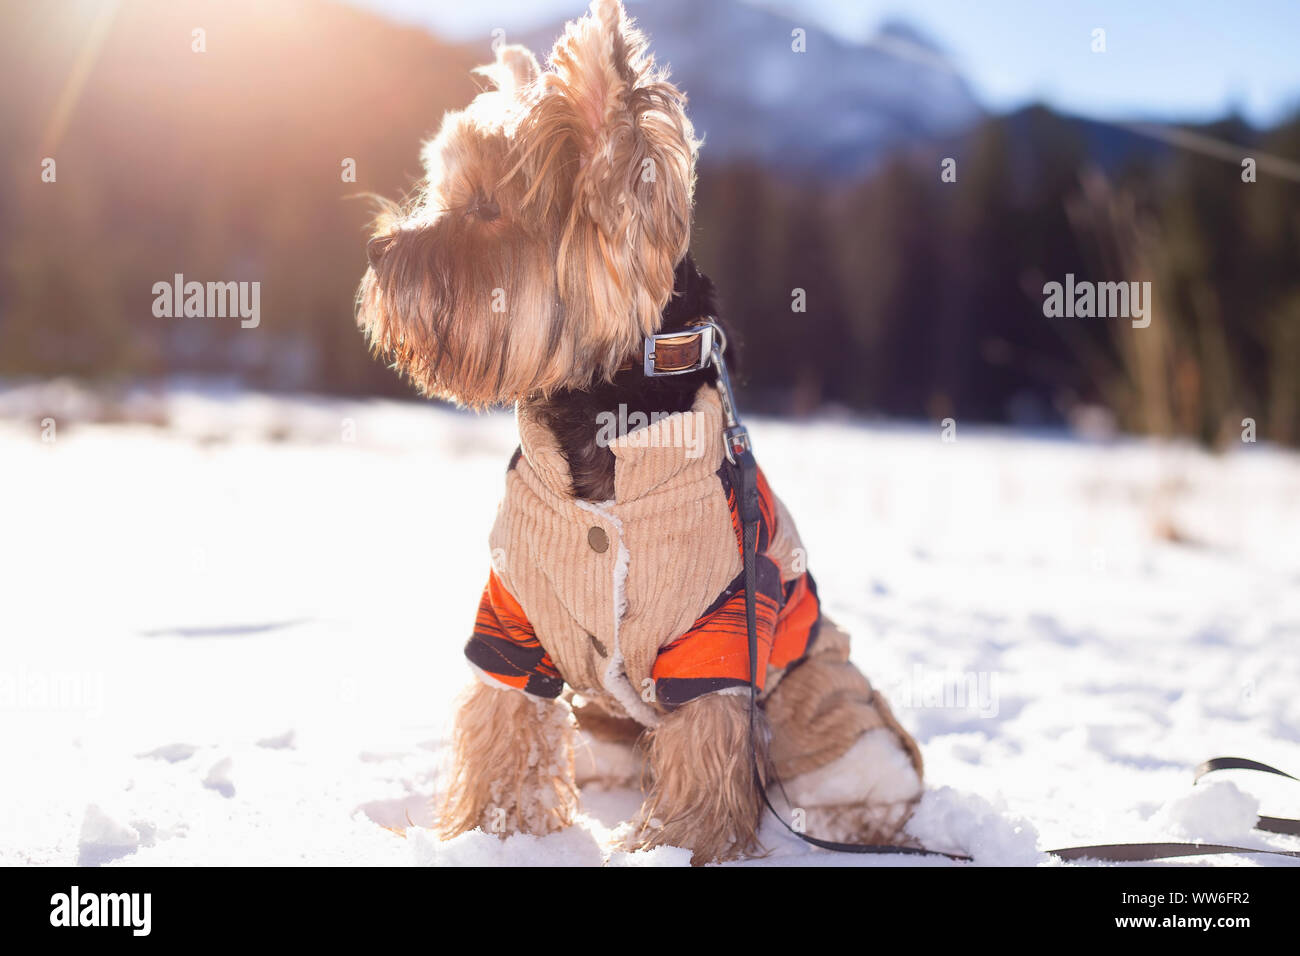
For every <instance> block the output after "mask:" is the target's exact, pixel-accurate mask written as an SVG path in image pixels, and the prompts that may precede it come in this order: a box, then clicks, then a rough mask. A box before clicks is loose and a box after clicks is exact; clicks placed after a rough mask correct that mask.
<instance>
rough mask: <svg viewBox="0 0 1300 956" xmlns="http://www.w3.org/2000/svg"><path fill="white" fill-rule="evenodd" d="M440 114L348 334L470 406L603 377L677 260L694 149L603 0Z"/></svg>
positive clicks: (627, 27)
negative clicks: (544, 52) (544, 59)
mask: <svg viewBox="0 0 1300 956" xmlns="http://www.w3.org/2000/svg"><path fill="white" fill-rule="evenodd" d="M477 72H478V73H480V74H481V75H483V76H485V77H486V78H487V79H488V80H490V81H491V83H492V84H493V86H494V88H493V89H489V90H488V91H486V92H483V93H481V94H479V96H477V97H476V98H475V99H474V100H473V102H471V103H470V105H469V106H468V107H467V108H466V109H464V110H463V111H461V112H456V113H448V114H447V115H446V116H445V117H444V118H443V121H442V127H441V129H440V130H439V131H438V134H437V135H436V136H435V137H434V138H433V139H432V140H430V141H429V142H428V143H427V144H426V145H425V147H424V152H423V161H424V166H425V172H426V180H425V182H424V184H423V185H422V188H421V190H420V191H419V193H418V194H417V196H416V199H415V201H414V202H413V204H411V205H410V207H409V208H407V209H404V210H401V211H394V212H392V213H390V214H387V215H385V216H382V217H381V219H380V221H379V222H378V224H377V227H376V230H375V233H374V236H373V238H372V239H371V240H370V243H369V246H368V254H369V258H370V268H369V269H368V270H367V271H366V274H365V277H364V278H363V279H362V282H361V289H360V291H359V293H358V310H357V322H358V324H359V325H360V326H361V327H362V328H363V329H364V330H365V331H366V333H367V335H368V337H369V339H370V342H371V345H372V347H373V348H374V349H375V350H376V351H378V352H380V353H382V354H384V355H385V356H386V357H388V358H390V359H391V360H392V361H393V362H394V364H395V365H396V367H397V368H398V369H399V370H400V371H402V372H403V373H405V374H406V375H407V376H408V377H409V378H410V379H411V380H412V381H413V382H414V383H415V385H416V386H417V387H418V388H419V389H420V390H421V391H422V392H424V393H425V394H427V395H431V396H436V397H439V398H448V399H452V400H454V401H456V402H459V403H461V404H464V405H469V406H475V407H481V406H486V405H492V404H501V403H508V402H513V401H517V400H519V399H521V398H525V397H531V396H545V395H548V394H550V393H552V392H554V391H557V390H559V389H566V388H568V389H582V388H586V387H589V386H590V385H592V384H594V383H596V382H599V381H606V380H609V379H610V378H612V376H613V375H614V373H615V372H616V371H617V370H618V367H619V365H620V363H621V362H622V361H623V360H624V359H625V358H627V357H628V356H629V355H630V354H631V353H633V352H634V351H636V350H637V349H638V348H639V346H640V343H641V340H642V336H644V335H647V334H650V333H653V332H655V331H656V330H657V327H658V323H659V314H660V310H661V309H662V308H663V306H664V304H665V303H666V302H667V301H668V299H669V297H670V296H671V294H672V291H673V267H674V266H675V265H676V263H677V262H678V260H680V259H681V257H682V256H683V255H684V254H685V252H686V248H687V245H688V242H689V238H690V228H691V194H692V190H693V187H694V180H695V157H696V152H697V149H698V145H699V144H698V142H697V141H696V139H695V135H694V131H693V130H692V128H691V123H690V121H689V120H688V119H687V117H686V112H685V109H684V106H685V97H684V96H683V95H682V94H681V93H680V92H679V91H678V90H677V89H676V88H675V87H674V86H673V85H672V84H671V83H669V82H668V79H667V75H666V74H665V73H664V72H662V71H660V70H657V69H656V68H655V65H654V60H653V58H652V57H651V56H650V55H649V54H648V53H647V50H646V39H645V37H644V36H643V35H642V34H641V33H640V32H639V31H638V30H636V29H635V27H634V25H633V23H632V21H630V20H629V19H628V17H627V15H626V13H625V12H624V10H623V7H622V5H621V4H620V3H618V2H617V0H594V2H593V3H592V4H591V10H590V12H589V13H587V14H586V15H585V16H583V17H582V18H581V19H579V20H577V21H576V22H572V23H570V24H568V26H567V28H566V30H565V33H564V35H563V36H562V37H560V39H559V40H558V41H557V42H556V44H555V48H554V49H553V50H552V51H551V56H550V63H549V68H548V69H547V70H545V71H543V70H541V69H540V68H539V67H538V64H537V61H536V59H535V58H534V57H533V55H532V54H531V53H530V52H528V51H527V50H526V49H524V48H523V47H520V46H502V47H501V48H500V49H499V51H498V53H497V59H496V62H495V63H492V64H490V65H488V66H486V67H482V68H480V69H479V70H478V71H477Z"/></svg>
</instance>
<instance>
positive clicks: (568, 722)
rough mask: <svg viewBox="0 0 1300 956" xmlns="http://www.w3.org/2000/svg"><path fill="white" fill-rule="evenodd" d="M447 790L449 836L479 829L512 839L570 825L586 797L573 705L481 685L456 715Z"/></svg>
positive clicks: (442, 817)
mask: <svg viewBox="0 0 1300 956" xmlns="http://www.w3.org/2000/svg"><path fill="white" fill-rule="evenodd" d="M443 790H444V796H443V797H442V799H441V801H440V804H439V806H438V808H437V816H438V830H439V833H440V835H441V836H442V837H443V839H449V838H450V837H453V836H457V835H458V834H461V833H464V832H465V831H467V830H472V829H474V828H475V827H482V828H483V830H484V831H486V832H488V833H496V834H498V835H500V836H502V837H506V836H509V835H511V834H513V833H521V832H522V833H534V834H539V835H540V834H545V833H551V832H554V831H555V830H560V829H563V828H564V827H567V826H569V825H570V824H571V823H572V822H573V815H574V812H575V811H576V809H577V804H578V795H577V789H576V787H575V786H574V782H573V718H572V715H571V714H570V712H569V707H568V704H566V703H565V702H563V701H545V700H539V699H537V698H532V697H528V696H527V695H525V694H523V693H522V692H520V691H515V690H507V689H499V688H496V687H489V686H487V685H486V684H475V685H474V686H473V687H472V688H470V690H469V691H468V692H467V693H466V695H465V697H464V698H463V700H462V702H461V704H460V707H459V709H458V710H457V713H456V725H455V730H454V732H453V735H452V765H451V769H450V773H449V775H448V778H447V780H446V783H445V786H444V788H443Z"/></svg>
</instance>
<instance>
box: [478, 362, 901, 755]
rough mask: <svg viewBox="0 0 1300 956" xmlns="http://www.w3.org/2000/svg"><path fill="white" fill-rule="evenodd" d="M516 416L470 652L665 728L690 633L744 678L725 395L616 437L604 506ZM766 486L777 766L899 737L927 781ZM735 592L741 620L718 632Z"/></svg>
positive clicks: (501, 679)
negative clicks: (881, 732)
mask: <svg viewBox="0 0 1300 956" xmlns="http://www.w3.org/2000/svg"><path fill="white" fill-rule="evenodd" d="M517 417H518V424H519V435H520V450H519V452H518V453H517V454H516V456H515V459H514V461H513V462H512V464H511V467H510V470H509V471H508V473H507V477H506V492H505V497H504V499H503V500H502V502H501V506H500V509H499V511H498V514H497V520H496V523H495V525H494V527H493V529H492V533H491V535H490V538H489V543H490V546H491V549H492V564H493V571H492V574H491V575H490V579H489V585H488V587H487V588H486V589H485V592H484V595H483V601H482V603H481V605H480V610H479V614H478V619H477V621H476V625H475V635H474V637H473V638H471V640H470V643H469V645H468V646H467V648H466V653H467V656H469V658H470V660H471V662H472V663H473V664H474V665H475V666H476V669H477V671H478V673H479V675H480V677H481V679H483V680H485V681H486V682H488V683H490V684H496V685H500V686H503V687H510V688H514V689H516V690H524V691H527V692H530V693H537V694H539V695H540V696H549V697H554V696H557V695H558V694H559V693H560V691H561V689H562V687H563V685H565V684H567V685H568V686H569V687H570V688H571V689H572V690H573V691H575V692H577V693H579V694H581V695H582V696H583V697H584V698H585V699H587V700H588V701H591V702H593V703H594V704H595V705H596V706H597V707H598V708H599V709H601V710H604V711H605V712H607V713H609V714H611V715H614V716H621V715H627V716H628V717H631V718H633V719H635V720H636V721H637V722H639V723H640V724H641V725H643V726H645V727H653V726H654V725H655V724H657V723H658V722H659V721H660V720H661V719H662V717H663V716H664V715H665V714H666V713H667V712H668V711H669V710H670V709H672V705H671V704H670V703H669V702H667V701H666V700H664V699H662V696H661V695H660V694H657V693H656V687H657V686H662V683H661V682H657V681H656V677H657V676H659V673H660V672H662V671H663V669H664V668H663V662H664V658H665V656H666V655H669V654H674V653H677V652H678V651H679V650H680V648H681V647H682V636H683V635H688V637H689V638H690V640H691V641H693V642H695V644H694V651H693V652H692V653H693V659H694V660H697V661H698V660H700V659H701V656H702V657H703V658H704V659H706V660H707V659H708V658H709V657H710V651H711V647H712V645H713V644H714V643H717V644H718V645H719V646H722V645H724V644H727V642H728V641H730V642H731V643H730V644H729V645H728V646H729V647H730V650H731V651H733V652H734V651H736V649H737V647H739V649H740V653H741V654H743V657H744V659H743V660H741V661H740V662H737V661H736V660H735V659H734V654H733V655H732V658H729V659H727V660H726V661H724V660H723V659H724V658H725V656H726V655H725V654H724V653H723V652H722V651H720V652H719V658H718V660H719V661H720V662H722V663H719V665H718V666H719V667H720V668H721V669H722V670H725V671H727V673H731V674H733V675H734V674H735V673H737V672H738V668H739V669H740V672H742V673H743V672H744V671H743V668H744V667H745V666H746V665H747V653H746V652H745V649H744V646H743V634H744V631H743V615H740V620H739V621H736V620H735V619H734V618H735V617H736V614H735V606H736V603H737V602H736V600H735V599H736V598H737V595H736V594H735V593H734V591H735V588H736V585H737V582H738V581H739V580H741V578H740V575H741V571H742V560H741V554H740V549H739V547H738V541H737V533H736V525H735V523H734V520H733V514H732V510H731V506H730V504H729V497H728V490H727V484H726V481H725V478H724V476H725V470H724V469H723V468H722V466H723V448H722V427H723V417H722V409H721V404H720V402H719V399H718V396H717V393H716V391H715V390H714V389H713V388H712V387H708V386H705V387H702V388H701V389H700V391H699V392H698V394H697V395H696V399H695V402H694V404H693V407H692V408H691V409H690V410H689V411H687V412H682V413H678V414H675V415H670V416H665V417H663V418H661V419H659V420H658V421H655V422H652V423H650V424H648V425H646V426H644V427H641V428H636V429H635V430H633V431H630V432H627V433H625V434H621V435H620V436H619V437H616V438H615V439H614V440H612V441H611V443H610V447H611V449H612V451H613V453H614V459H615V466H614V499H613V500H612V501H607V502H602V503H600V504H593V503H590V502H586V501H581V500H577V499H575V498H574V497H573V496H572V494H571V492H570V488H571V485H570V478H569V471H568V465H567V463H566V461H565V460H564V457H563V455H562V454H561V452H560V448H559V445H558V442H557V440H556V438H555V436H554V435H553V433H552V432H551V431H550V430H549V429H548V428H547V427H546V426H545V425H543V424H542V423H541V422H540V421H538V420H537V419H536V418H534V417H533V415H532V414H531V413H530V410H529V408H528V407H527V406H520V408H519V409H518V414H517ZM761 488H762V491H763V492H764V502H765V508H764V528H763V534H761V535H760V552H761V553H762V560H763V562H764V564H765V566H766V570H767V571H768V572H769V573H768V575H767V584H766V586H765V587H760V597H762V595H763V592H764V591H766V593H767V594H768V595H771V594H776V595H777V601H776V604H777V606H770V607H768V608H767V610H768V612H769V613H768V614H767V615H766V616H765V617H764V621H765V622H766V634H767V637H768V638H769V639H770V640H771V644H770V646H769V647H768V648H767V650H768V651H770V656H767V658H766V661H765V663H766V666H765V667H762V668H761V674H762V679H763V681H764V688H763V689H764V696H765V698H766V711H767V715H768V718H769V720H770V721H771V724H772V728H773V738H772V741H771V756H772V759H773V761H774V762H775V764H776V766H777V769H778V771H779V772H781V773H783V774H791V775H792V774H797V773H802V772H806V771H808V770H811V769H814V768H816V767H819V766H821V765H823V764H825V763H826V762H827V761H829V760H833V759H835V758H836V757H838V756H840V755H841V754H843V753H844V752H845V751H847V750H848V748H849V747H850V746H851V745H852V743H853V742H854V741H855V740H856V739H857V738H858V737H859V736H860V735H861V734H862V733H864V732H866V731H867V730H871V729H874V728H877V727H888V728H890V729H891V730H893V731H894V732H896V733H897V734H899V736H900V738H901V739H903V740H904V741H905V745H906V747H907V749H908V751H909V752H910V753H911V754H912V757H913V760H914V762H915V763H916V766H917V769H918V772H919V770H920V755H919V752H917V751H916V749H915V744H914V743H913V742H912V741H911V738H910V737H908V736H907V735H906V733H905V732H904V731H902V729H901V728H900V727H899V726H898V724H897V722H896V721H895V719H894V718H893V715H892V714H891V713H890V711H889V707H888V705H887V704H886V703H885V701H884V700H883V698H881V697H880V696H879V695H878V694H876V693H875V691H874V689H873V688H872V687H871V684H870V683H869V682H868V681H867V679H866V678H865V677H864V676H863V675H862V674H861V673H860V672H859V671H858V670H857V668H855V667H854V666H853V664H852V663H851V662H850V661H849V659H848V658H849V642H848V637H847V635H845V634H844V632H843V631H841V630H840V629H839V628H837V627H836V626H835V625H834V624H833V623H831V622H830V621H828V620H823V619H822V618H821V615H820V610H819V608H818V605H817V601H816V592H815V587H814V586H813V585H812V584H811V579H810V577H809V576H808V574H807V571H806V566H807V562H806V556H805V553H804V550H803V546H802V544H801V543H800V540H799V535H798V532H797V530H796V528H795V525H794V522H793V520H792V519H791V518H790V515H789V514H788V512H787V511H786V509H785V507H784V506H783V505H782V504H781V502H780V501H779V499H777V498H776V497H775V495H772V494H771V492H770V490H769V489H767V488H766V482H765V481H762V482H761ZM778 576H779V581H777V580H775V579H776V578H777V577H778ZM804 582H807V584H806V587H805V584H804ZM729 596H730V597H731V598H732V601H731V604H730V614H731V616H732V620H731V621H730V622H729V623H730V626H729V627H725V626H724V627H719V626H717V625H718V618H719V617H720V616H725V615H726V614H727V613H728V606H727V605H726V604H724V599H726V598H728V597H729ZM743 597H744V596H743V591H742V592H740V594H739V595H738V598H739V604H740V605H741V606H743ZM767 604H768V605H771V604H772V602H771V601H767ZM763 610H764V606H763V601H760V613H762V612H763ZM702 622H704V623H703V625H702ZM737 632H739V633H737ZM783 643H784V646H783ZM701 650H703V651H704V652H705V653H704V654H703V655H701V654H700V653H699V651H701ZM507 658H509V659H507ZM521 660H522V661H523V666H520V664H521ZM794 664H798V665H799V666H798V667H793V666H792V665H794ZM728 668H730V669H729V670H728ZM706 683H707V682H706ZM730 683H731V685H732V687H731V688H728V689H732V690H735V691H741V690H743V688H742V687H737V686H735V685H737V684H743V683H744V682H743V681H735V680H734V679H733V680H732V681H731V682H730Z"/></svg>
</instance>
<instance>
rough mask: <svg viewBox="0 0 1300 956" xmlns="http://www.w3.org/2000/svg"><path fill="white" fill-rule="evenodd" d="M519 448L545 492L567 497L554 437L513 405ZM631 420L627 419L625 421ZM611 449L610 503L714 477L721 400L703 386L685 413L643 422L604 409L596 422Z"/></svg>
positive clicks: (564, 464) (718, 454) (563, 465)
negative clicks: (604, 412)
mask: <svg viewBox="0 0 1300 956" xmlns="http://www.w3.org/2000/svg"><path fill="white" fill-rule="evenodd" d="M515 414H516V419H517V421H518V424H519V447H520V449H521V450H522V453H523V457H524V459H525V460H526V461H527V462H528V464H529V465H530V466H531V468H532V470H533V472H534V473H535V474H536V475H537V477H538V479H539V480H540V481H541V483H542V484H543V485H545V486H546V488H547V490H549V491H550V492H552V493H553V494H555V495H557V496H559V497H562V498H570V497H571V490H570V489H571V488H572V484H571V482H570V477H569V466H568V463H567V462H566V461H565V460H564V455H563V454H561V452H560V447H559V442H558V441H557V440H556V438H555V435H554V434H553V433H552V432H551V430H550V429H549V428H547V427H546V426H545V425H544V424H542V423H541V422H540V421H538V420H537V418H536V416H535V415H534V414H533V412H532V410H531V408H530V407H529V406H528V405H525V404H520V405H519V406H518V407H517V408H516V412H515ZM629 419H630V420H629ZM595 424H596V425H597V427H598V428H599V429H600V433H601V438H602V440H607V441H608V443H609V448H610V450H611V451H612V452H613V453H614V504H616V505H623V504H630V503H631V502H634V501H637V500H639V499H641V498H645V497H647V496H649V495H651V494H653V493H655V492H657V491H659V490H661V489H663V488H664V487H665V486H666V485H670V484H675V483H677V482H679V481H681V482H691V481H697V480H699V479H700V478H705V477H709V476H711V475H713V474H714V473H715V472H716V471H717V470H718V468H719V467H720V466H721V463H722V426H723V420H722V403H721V402H720V401H719V399H718V393H717V390H716V389H715V388H714V387H713V386H712V385H702V386H700V389H699V391H698V392H696V393H695V401H694V403H693V404H692V406H691V408H690V409H689V410H688V411H685V412H675V413H674V414H672V415H665V416H663V417H661V418H658V419H657V420H655V421H652V422H649V423H645V424H642V422H641V421H640V420H639V419H638V418H637V417H636V416H628V415H627V414H626V413H623V414H622V415H619V414H617V413H613V412H611V413H608V417H607V418H603V419H601V420H600V421H598V422H596V423H595Z"/></svg>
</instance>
